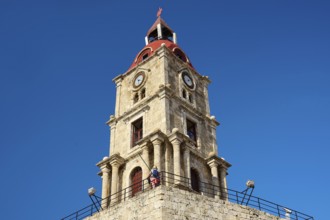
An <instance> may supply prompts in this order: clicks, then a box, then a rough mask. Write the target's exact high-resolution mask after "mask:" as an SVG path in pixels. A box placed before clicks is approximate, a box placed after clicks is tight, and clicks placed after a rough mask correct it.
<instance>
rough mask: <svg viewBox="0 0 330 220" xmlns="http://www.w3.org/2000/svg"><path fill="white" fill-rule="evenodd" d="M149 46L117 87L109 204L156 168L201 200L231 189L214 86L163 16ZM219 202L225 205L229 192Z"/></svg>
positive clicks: (107, 172) (105, 189) (106, 179)
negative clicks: (209, 192)
mask: <svg viewBox="0 0 330 220" xmlns="http://www.w3.org/2000/svg"><path fill="white" fill-rule="evenodd" d="M145 44H146V45H145V47H144V48H143V49H142V50H141V51H140V52H139V53H138V54H137V56H136V58H135V59H134V61H133V63H132V65H131V66H130V68H129V69H128V70H127V71H126V72H125V73H124V74H121V75H119V76H117V77H116V78H114V80H113V81H114V82H115V83H116V88H117V89H116V108H115V114H114V115H111V116H110V120H109V121H108V122H107V124H108V125H109V126H110V137H111V138H110V156H109V157H105V158H104V159H103V160H102V161H100V162H99V163H98V164H97V165H98V166H99V167H100V169H101V172H100V175H101V176H102V198H107V197H109V196H110V195H112V194H115V193H117V192H120V191H121V190H123V189H125V188H127V187H129V186H131V185H133V184H137V183H138V182H141V181H142V180H144V179H146V178H147V177H148V175H149V173H150V167H153V166H157V167H158V170H160V171H163V172H164V173H165V172H166V173H167V174H168V175H166V177H165V178H171V179H173V181H174V184H175V185H177V186H178V187H186V188H189V189H191V190H194V191H197V192H199V191H200V188H201V187H203V186H202V185H201V184H199V183H200V182H204V183H211V184H214V185H216V186H220V187H221V188H223V189H226V188H227V183H226V173H227V169H228V167H230V166H231V165H230V164H229V163H228V162H226V161H225V160H224V159H223V158H220V157H218V156H217V154H218V147H217V142H216V127H217V126H218V125H219V122H217V121H216V119H215V117H214V116H211V115H210V108H209V99H208V84H209V83H210V80H209V78H208V77H207V76H203V75H201V74H199V73H198V72H197V71H196V70H195V68H194V67H193V65H192V63H191V62H190V60H189V58H188V56H187V55H186V54H185V53H184V52H183V50H182V49H181V48H180V47H179V46H178V44H177V36H176V33H174V32H173V30H172V29H171V28H170V27H169V26H168V25H167V24H166V23H165V21H164V20H163V19H162V18H161V17H160V16H158V18H157V20H156V21H155V23H154V24H153V25H152V26H151V28H150V29H149V31H148V32H147V36H146V37H145ZM164 176H165V175H164ZM140 188H141V187H140ZM140 188H139V187H137V188H136V189H135V190H133V192H132V193H133V194H134V193H136V192H135V191H138V190H140ZM219 194H221V195H217V196H219V197H221V198H224V199H225V198H226V192H225V190H222V192H221V193H219ZM103 206H106V204H104V205H103Z"/></svg>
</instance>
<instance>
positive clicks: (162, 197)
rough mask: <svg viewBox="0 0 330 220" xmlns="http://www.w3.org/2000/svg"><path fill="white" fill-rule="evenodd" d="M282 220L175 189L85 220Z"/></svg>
mask: <svg viewBox="0 0 330 220" xmlns="http://www.w3.org/2000/svg"><path fill="white" fill-rule="evenodd" d="M157 219H159V220H247V219H249V220H279V219H280V218H279V217H276V216H273V215H270V214H268V213H265V212H261V211H258V210H255V209H252V208H250V207H246V206H242V205H237V204H234V203H231V202H227V201H224V200H220V199H217V198H210V197H207V196H203V195H200V194H196V193H193V192H189V191H185V190H181V189H178V188H173V187H166V186H159V187H157V188H156V189H154V190H148V191H146V192H143V193H141V194H139V195H137V196H135V197H133V198H130V199H128V200H126V201H122V202H121V203H119V204H117V205H114V206H112V207H110V208H108V209H106V210H104V211H102V212H100V213H96V214H94V216H91V217H88V218H86V220H157Z"/></svg>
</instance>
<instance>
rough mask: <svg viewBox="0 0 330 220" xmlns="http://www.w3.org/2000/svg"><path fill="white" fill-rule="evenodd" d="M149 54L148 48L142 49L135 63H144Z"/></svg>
mask: <svg viewBox="0 0 330 220" xmlns="http://www.w3.org/2000/svg"><path fill="white" fill-rule="evenodd" d="M150 54H151V49H150V48H145V49H143V50H142V51H141V52H140V53H139V55H138V56H137V58H136V63H140V62H142V61H144V60H145V59H147V58H148V57H149V56H150Z"/></svg>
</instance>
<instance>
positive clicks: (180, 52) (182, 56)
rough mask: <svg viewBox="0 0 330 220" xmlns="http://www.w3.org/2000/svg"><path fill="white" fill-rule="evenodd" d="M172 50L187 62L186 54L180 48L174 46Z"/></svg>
mask: <svg viewBox="0 0 330 220" xmlns="http://www.w3.org/2000/svg"><path fill="white" fill-rule="evenodd" d="M173 52H174V54H175V55H176V56H177V57H179V59H181V60H182V61H183V62H187V61H188V59H187V57H186V55H185V54H184V52H183V51H182V50H180V49H179V48H175V49H174V51H173Z"/></svg>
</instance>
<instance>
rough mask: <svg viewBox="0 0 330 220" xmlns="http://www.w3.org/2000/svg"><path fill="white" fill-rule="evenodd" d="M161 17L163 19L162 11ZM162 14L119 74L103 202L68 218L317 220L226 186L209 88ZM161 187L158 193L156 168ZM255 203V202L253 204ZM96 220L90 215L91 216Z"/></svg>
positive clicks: (103, 164)
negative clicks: (152, 176) (151, 176)
mask: <svg viewBox="0 0 330 220" xmlns="http://www.w3.org/2000/svg"><path fill="white" fill-rule="evenodd" d="M159 14H160V13H159ZM159 14H158V18H157V20H156V21H155V23H154V24H153V25H152V26H151V28H150V29H149V31H148V32H147V36H146V37H145V44H146V45H145V47H144V48H143V49H142V50H141V51H140V52H139V53H138V54H137V56H136V58H135V59H134V61H133V63H132V65H131V66H130V68H129V69H128V70H127V71H126V72H125V73H124V74H121V75H119V76H117V77H116V78H115V79H114V80H113V81H114V82H115V83H116V88H117V91H116V108H115V114H114V115H111V116H110V120H109V121H108V122H107V124H108V125H109V126H110V137H111V138H110V155H109V156H107V157H104V158H103V160H102V161H100V162H99V163H98V164H97V166H98V167H99V168H100V170H101V172H100V173H99V175H100V176H101V177H102V198H101V200H100V198H99V197H97V196H95V195H94V193H95V190H94V189H93V188H91V189H89V195H90V198H91V199H92V201H93V204H92V205H90V206H87V207H85V208H83V209H80V210H79V211H77V212H74V213H73V214H71V215H69V216H67V217H65V218H63V220H69V219H76V220H79V219H85V220H182V219H185V220H201V219H213V220H246V219H249V220H279V219H284V218H285V219H291V217H290V215H292V217H294V219H297V220H298V219H299V220H300V219H301V220H313V217H311V216H308V215H305V214H303V213H301V212H298V211H295V210H292V209H288V208H287V207H285V206H281V205H278V204H275V203H273V202H269V201H267V200H263V199H261V198H258V197H254V196H251V194H252V191H253V190H252V191H250V192H251V194H250V195H247V192H248V189H249V188H254V183H253V181H248V182H247V187H248V188H247V189H246V190H244V191H243V192H238V191H235V190H231V189H228V188H227V182H226V175H227V169H228V168H229V167H230V166H231V165H230V164H229V163H228V162H227V161H225V160H224V159H223V158H220V157H218V147H217V143H216V127H217V126H218V125H219V122H217V121H216V119H215V117H214V116H211V114H210V108H209V99H208V84H209V83H210V80H209V79H208V77H206V76H202V75H201V74H199V73H198V72H197V71H196V70H195V68H194V67H193V65H192V63H191V62H190V60H189V58H188V56H187V55H186V54H185V53H184V52H183V50H182V49H181V48H180V47H179V46H178V44H177V37H176V34H175V33H174V32H173V30H172V29H171V28H170V27H169V26H168V25H167V24H166V23H165V21H164V20H163V19H162V18H161V17H160V15H159ZM154 166H157V167H158V170H159V171H161V172H160V174H161V175H160V177H161V178H160V184H159V185H158V186H157V187H154V188H151V187H150V183H149V181H148V179H149V178H148V177H149V174H150V168H151V167H154ZM249 202H250V203H249ZM88 216H89V217H88Z"/></svg>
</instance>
